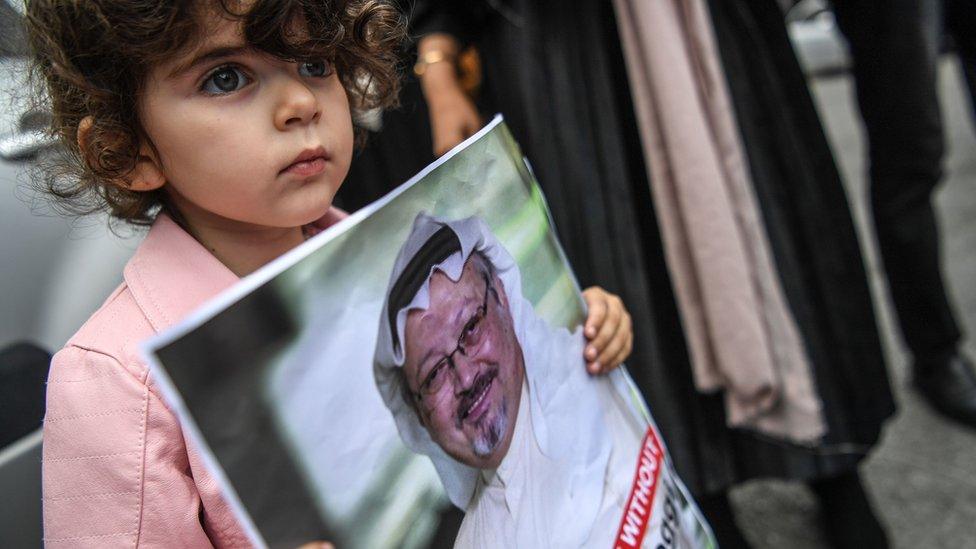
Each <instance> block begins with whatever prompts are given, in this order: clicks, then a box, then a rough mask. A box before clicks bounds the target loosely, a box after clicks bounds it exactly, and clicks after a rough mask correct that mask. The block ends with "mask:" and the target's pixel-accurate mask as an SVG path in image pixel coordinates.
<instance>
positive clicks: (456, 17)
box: [407, 0, 490, 48]
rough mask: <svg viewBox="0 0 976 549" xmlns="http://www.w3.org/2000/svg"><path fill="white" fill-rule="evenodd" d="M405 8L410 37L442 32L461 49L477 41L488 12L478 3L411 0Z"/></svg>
mask: <svg viewBox="0 0 976 549" xmlns="http://www.w3.org/2000/svg"><path fill="white" fill-rule="evenodd" d="M407 5H408V6H409V9H408V10H407V18H408V24H409V25H410V35H411V36H414V37H417V38H418V39H419V38H420V37H422V36H424V35H425V34H433V33H435V32H443V33H446V34H450V35H451V36H453V37H455V38H456V39H457V40H458V42H460V43H461V47H462V48H463V47H465V46H467V45H469V44H471V43H472V42H475V41H477V40H478V38H479V33H480V32H481V30H482V29H483V28H484V26H485V22H486V21H487V19H488V16H489V11H490V9H489V7H488V6H487V5H486V4H485V3H484V2H483V1H480V0H412V1H410V2H408V4H407Z"/></svg>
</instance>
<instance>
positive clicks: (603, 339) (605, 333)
mask: <svg viewBox="0 0 976 549" xmlns="http://www.w3.org/2000/svg"><path fill="white" fill-rule="evenodd" d="M608 301H610V302H611V303H610V304H609V305H608V306H607V313H606V317H605V318H604V319H603V325H601V326H600V327H599V332H597V334H596V337H595V338H593V340H592V341H590V344H589V345H588V346H587V348H589V347H593V348H595V349H596V351H597V352H598V353H601V354H602V353H603V350H604V349H605V348H606V346H607V344H608V343H610V340H611V339H613V336H614V334H616V333H617V331H618V330H620V325H621V322H623V320H624V318H625V317H629V316H630V315H628V314H627V313H626V312H624V308H623V305H622V304H621V303H619V301H620V298H618V297H616V296H610V297H609V298H608ZM613 301H616V302H618V303H613Z"/></svg>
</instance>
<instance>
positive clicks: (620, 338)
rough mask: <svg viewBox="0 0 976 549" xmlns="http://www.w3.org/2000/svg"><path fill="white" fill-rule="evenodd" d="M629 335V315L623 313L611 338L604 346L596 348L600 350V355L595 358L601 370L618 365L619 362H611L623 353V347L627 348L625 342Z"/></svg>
mask: <svg viewBox="0 0 976 549" xmlns="http://www.w3.org/2000/svg"><path fill="white" fill-rule="evenodd" d="M601 333H602V330H601ZM630 333H631V331H630V315H629V314H627V313H623V315H622V318H621V319H620V323H619V328H618V329H617V330H615V332H614V333H613V334H612V336H613V337H611V338H609V339H608V341H607V344H606V346H604V347H597V348H598V349H600V355H599V356H598V357H597V359H596V361H597V362H599V363H600V364H601V365H602V366H603V369H606V368H608V367H610V368H613V367H615V366H617V364H619V363H620V362H619V361H618V362H616V363H613V360H614V359H615V358H616V357H617V355H619V354H621V353H622V352H623V351H624V349H625V347H626V346H627V340H628V339H629V337H630Z"/></svg>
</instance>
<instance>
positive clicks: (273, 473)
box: [144, 117, 715, 548]
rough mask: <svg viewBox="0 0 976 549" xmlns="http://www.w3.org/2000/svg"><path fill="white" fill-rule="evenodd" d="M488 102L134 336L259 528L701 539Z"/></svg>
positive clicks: (417, 543) (403, 540)
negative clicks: (399, 167)
mask: <svg viewBox="0 0 976 549" xmlns="http://www.w3.org/2000/svg"><path fill="white" fill-rule="evenodd" d="M584 318H585V313H584V304H583V302H582V300H581V298H580V289H579V287H578V285H577V283H576V281H575V278H574V277H573V275H572V273H571V272H570V270H569V269H568V267H567V263H566V261H565V257H564V255H563V253H562V250H561V248H560V247H559V244H558V240H557V238H556V235H555V234H554V231H553V229H552V225H551V220H550V218H549V215H548V210H547V208H546V206H545V201H544V199H543V197H542V195H541V192H540V190H539V187H538V185H537V183H536V182H535V179H534V177H533V175H532V173H531V170H530V168H529V167H528V164H527V162H526V161H525V160H523V157H522V154H521V151H520V150H519V148H518V145H517V144H516V143H515V141H514V139H513V138H512V135H511V133H510V132H509V130H508V128H507V127H506V126H505V124H504V122H503V121H502V120H501V117H496V118H495V119H494V120H493V121H492V122H491V123H490V124H488V125H487V126H486V127H485V128H484V129H482V130H481V131H480V132H478V133H477V134H476V135H474V136H472V137H471V138H469V139H468V140H466V141H465V142H464V143H462V144H461V145H459V146H458V147H456V148H455V149H454V150H452V151H451V152H450V153H448V154H447V155H445V156H444V157H442V158H440V159H439V160H438V161H437V162H435V163H434V164H432V165H431V166H429V167H428V168H426V169H425V170H424V171H422V172H421V173H420V174H418V175H417V176H416V177H414V178H413V179H411V180H410V181H408V182H407V183H405V184H404V185H402V186H401V187H399V188H398V189H396V190H395V191H393V192H391V193H390V194H389V195H388V196H386V197H384V198H383V199H381V200H379V201H378V202H376V203H374V204H372V205H370V206H368V207H366V208H364V209H363V210H360V211H358V212H356V213H354V214H353V215H351V216H350V217H349V218H347V219H345V220H343V221H341V222H340V223H338V224H337V225H335V226H333V227H330V228H329V229H328V230H326V231H324V232H322V233H321V234H319V235H316V236H314V237H312V238H310V239H309V240H307V241H306V242H305V243H304V244H302V245H301V246H299V247H297V248H296V249H294V250H292V251H290V252H289V253H287V254H285V255H284V256H282V257H280V258H278V259H277V260H275V261H273V262H272V263H270V264H269V265H267V266H265V267H264V268H262V269H261V270H259V271H257V272H255V273H253V274H252V275H250V276H248V277H246V278H244V279H243V280H241V282H240V283H238V284H237V285H235V286H234V287H233V288H231V289H229V290H228V291H226V292H224V293H223V294H221V295H220V296H218V297H216V298H215V299H213V300H212V301H210V302H209V303H207V304H206V305H204V306H203V307H202V308H201V309H200V310H198V311H196V312H195V313H194V314H192V315H191V316H190V317H189V318H187V319H186V320H185V321H184V322H182V323H181V324H179V325H178V326H175V327H174V328H173V329H171V330H169V331H167V332H165V333H162V334H160V335H159V336H157V337H156V338H154V339H153V340H151V341H150V342H148V343H147V344H146V345H145V347H144V352H145V354H146V357H147V360H148V361H149V363H150V365H151V368H152V371H153V375H154V376H156V377H157V379H158V380H159V383H160V386H161V387H162V389H163V392H164V395H165V396H166V399H167V402H168V403H169V404H170V406H171V407H172V408H173V409H174V410H175V412H176V413H177V416H178V417H179V418H180V421H181V423H182V425H183V427H184V430H185V431H186V432H187V433H188V434H189V436H190V437H191V439H192V440H193V442H194V443H195V444H196V446H197V447H198V448H200V449H201V452H202V454H203V455H204V458H205V461H206V463H207V466H208V467H209V468H210V469H211V470H212V471H213V472H214V475H215V477H216V478H217V479H218V482H220V483H221V485H222V488H223V489H224V491H225V493H226V494H227V497H228V499H229V501H230V502H231V505H232V507H233V508H234V510H235V512H236V514H237V516H238V517H239V520H240V521H241V523H242V524H243V525H244V526H245V529H246V530H247V533H248V535H249V536H250V537H251V539H252V541H253V542H254V543H255V544H256V545H258V546H270V547H297V546H298V545H301V544H302V543H305V542H308V541H313V540H328V541H331V542H333V543H334V544H336V546H337V547H343V548H346V547H369V548H384V547H407V548H411V547H417V548H421V547H443V546H452V545H455V546H458V547H493V546H499V545H503V546H509V547H542V546H552V547H567V546H585V547H655V548H656V547H714V546H715V544H714V541H713V539H712V536H711V533H710V531H709V530H708V527H707V525H705V523H704V521H703V520H701V519H700V514H699V513H698V511H697V509H696V508H695V506H694V504H693V503H692V502H691V500H690V498H689V497H688V495H687V492H686V490H685V488H684V487H683V486H682V485H681V483H680V480H679V479H678V478H677V476H676V475H675V474H674V470H673V467H672V464H671V463H670V460H669V458H668V457H667V454H666V448H665V444H664V442H663V441H662V440H661V439H660V435H659V433H658V432H657V431H656V428H655V427H654V426H653V422H652V420H651V418H650V416H649V414H648V412H647V408H646V406H645V405H644V403H643V401H642V400H641V397H640V395H639V393H638V392H637V391H636V389H635V388H634V386H633V383H632V382H631V380H630V378H629V376H628V375H627V373H626V369H625V368H623V367H621V368H619V369H617V370H616V371H614V372H612V373H611V374H609V375H605V376H596V377H594V376H590V375H589V374H587V373H586V372H585V367H584V366H585V364H584V360H583V352H582V350H583V345H584V340H583V336H582V334H581V324H582V321H583V320H584Z"/></svg>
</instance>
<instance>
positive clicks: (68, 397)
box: [42, 347, 212, 547]
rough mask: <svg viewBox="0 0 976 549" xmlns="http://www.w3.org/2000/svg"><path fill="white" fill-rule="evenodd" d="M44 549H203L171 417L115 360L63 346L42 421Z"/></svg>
mask: <svg viewBox="0 0 976 549" xmlns="http://www.w3.org/2000/svg"><path fill="white" fill-rule="evenodd" d="M42 472H43V508H44V538H45V539H44V541H45V546H48V547H117V546H146V547H161V546H168V547H209V546H211V545H212V544H211V541H210V538H209V537H208V535H207V532H206V531H205V529H204V526H203V524H202V523H201V516H202V515H201V509H202V505H201V501H200V495H199V493H198V491H197V487H196V485H195V483H194V479H193V477H192V475H191V473H190V465H189V460H188V457H187V451H186V447H185V444H184V441H183V436H182V433H181V430H180V427H179V424H178V422H177V421H176V418H175V417H174V416H173V414H172V413H171V412H170V410H169V409H168V408H167V407H166V406H164V405H163V403H162V402H161V401H160V400H159V398H158V397H157V396H156V395H155V394H154V393H153V392H152V391H150V390H149V388H148V387H147V385H146V379H145V376H143V378H142V379H139V377H138V376H137V375H133V373H132V372H130V370H129V369H127V368H125V367H124V366H123V365H122V364H121V363H120V362H119V361H118V360H116V359H115V358H113V357H111V356H108V355H106V354H102V353H99V352H95V351H91V350H87V349H81V348H78V347H66V348H65V349H62V350H61V351H60V352H59V353H58V354H57V355H55V357H54V359H53V360H52V363H51V373H50V376H49V378H48V388H47V414H46V416H45V419H44V447H43V463H42Z"/></svg>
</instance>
